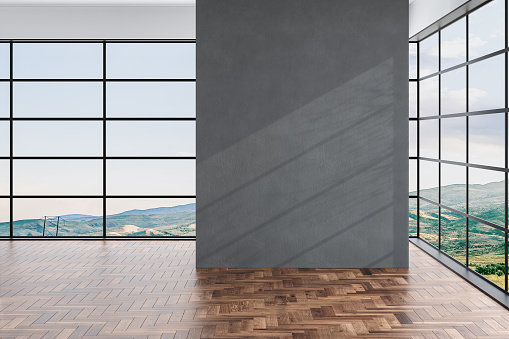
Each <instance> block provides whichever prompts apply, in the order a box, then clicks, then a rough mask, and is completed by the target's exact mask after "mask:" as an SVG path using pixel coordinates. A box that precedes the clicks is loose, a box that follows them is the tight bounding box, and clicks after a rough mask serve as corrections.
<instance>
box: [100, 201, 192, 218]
mask: <svg viewBox="0 0 509 339" xmlns="http://www.w3.org/2000/svg"><path fill="white" fill-rule="evenodd" d="M190 211H196V204H187V205H179V206H173V207H157V208H149V209H146V210H130V211H126V212H122V213H118V214H112V215H109V216H110V217H118V216H123V215H155V214H173V213H180V212H190Z"/></svg>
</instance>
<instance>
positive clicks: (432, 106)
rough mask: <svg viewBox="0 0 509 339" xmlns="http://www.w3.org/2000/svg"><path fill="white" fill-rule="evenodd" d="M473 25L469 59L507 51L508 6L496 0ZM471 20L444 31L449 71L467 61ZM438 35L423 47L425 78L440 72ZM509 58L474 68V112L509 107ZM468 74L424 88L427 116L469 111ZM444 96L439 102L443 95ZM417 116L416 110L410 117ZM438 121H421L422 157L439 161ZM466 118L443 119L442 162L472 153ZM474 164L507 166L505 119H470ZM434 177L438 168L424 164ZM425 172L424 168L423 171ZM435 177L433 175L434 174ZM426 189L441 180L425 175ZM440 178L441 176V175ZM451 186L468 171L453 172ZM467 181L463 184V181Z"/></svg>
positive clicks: (489, 176) (480, 175)
mask: <svg viewBox="0 0 509 339" xmlns="http://www.w3.org/2000/svg"><path fill="white" fill-rule="evenodd" d="M469 18H470V21H469V29H470V32H469V36H468V38H469V47H470V49H469V56H470V59H475V58H477V57H479V56H482V55H485V54H488V53H491V52H494V51H496V50H500V49H502V48H504V44H505V37H504V30H505V9H504V2H503V1H501V0H495V1H493V2H491V3H489V4H488V5H486V6H484V7H482V8H481V9H480V10H478V11H475V12H474V13H472V14H471V15H470V16H469ZM465 28H466V19H465V18H464V19H461V20H459V21H457V22H455V23H454V24H452V25H450V26H449V27H446V28H445V29H443V30H442V48H441V57H442V59H441V63H442V69H447V68H449V67H452V66H454V65H457V64H459V63H463V62H465V61H466V38H467V37H466V34H465ZM438 43H439V41H438V34H434V35H432V36H430V37H429V38H427V39H426V40H424V41H422V42H421V46H420V53H421V55H420V57H421V59H420V60H421V64H420V67H421V69H420V71H421V76H423V75H426V74H430V73H434V72H437V71H438V58H439V54H438ZM504 69H505V55H503V54H502V55H498V56H496V57H492V58H490V59H486V60H483V61H481V62H477V63H474V64H472V65H470V67H469V87H470V88H469V90H468V91H469V103H468V105H469V110H470V111H478V110H488V109H496V108H503V107H504V106H505V72H504ZM466 76H467V74H466V70H465V69H464V68H463V69H457V70H454V71H449V72H446V73H444V74H442V77H441V88H440V89H439V82H438V77H433V78H430V79H427V80H425V81H421V84H420V100H421V102H420V109H421V111H420V113H421V117H424V116H433V115H438V108H439V105H440V107H441V113H442V114H444V115H445V114H453V113H464V112H466V109H467V108H466V93H467V89H466ZM439 90H440V91H441V102H439V97H438V93H439V92H438V91H439ZM410 114H412V111H411V112H410ZM438 132H439V131H438V120H425V121H421V133H420V136H421V140H420V142H421V144H420V146H421V156H424V157H433V158H437V157H438ZM465 133H466V118H464V117H463V118H447V119H442V159H446V160H453V161H460V162H464V161H466V159H465V152H466V135H465ZM469 152H470V153H469V162H470V163H476V164H481V165H488V166H496V167H504V165H505V116H504V114H490V115H482V116H471V117H470V118H469ZM424 166H425V167H424V169H425V170H429V171H431V172H434V170H435V166H436V165H430V164H424ZM421 169H422V167H421ZM431 172H430V173H431ZM473 173H474V174H473V175H472V176H471V177H470V178H471V182H472V183H488V182H494V181H499V180H502V179H503V178H502V179H500V173H499V172H492V171H480V172H476V171H474V172H473ZM421 174H422V175H421V188H430V187H436V185H437V183H436V178H431V175H429V176H428V175H426V173H422V172H421ZM437 175H438V174H437ZM443 175H445V177H444V176H443V177H442V179H443V180H445V182H454V180H456V179H457V180H460V179H461V178H463V176H464V168H462V167H458V166H452V167H448V168H447V170H446V173H445V174H444V173H443ZM460 181H461V180H460Z"/></svg>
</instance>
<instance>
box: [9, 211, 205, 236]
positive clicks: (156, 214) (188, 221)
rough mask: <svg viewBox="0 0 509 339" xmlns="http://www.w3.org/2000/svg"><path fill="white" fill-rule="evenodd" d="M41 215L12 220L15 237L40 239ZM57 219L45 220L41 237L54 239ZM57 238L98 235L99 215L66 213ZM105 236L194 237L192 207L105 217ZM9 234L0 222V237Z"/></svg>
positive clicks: (126, 212) (194, 228)
mask: <svg viewBox="0 0 509 339" xmlns="http://www.w3.org/2000/svg"><path fill="white" fill-rule="evenodd" d="M44 222H45V221H44V216H41V218H39V219H28V220H16V221H14V223H13V228H14V235H15V236H42V235H43V229H44ZM56 223H57V218H56V217H52V218H47V219H46V230H45V234H44V235H45V236H48V237H50V236H56ZM58 224H59V227H58V236H102V227H103V218H102V216H93V215H82V214H69V215H62V216H59V217H58ZM106 232H107V235H109V236H130V237H135V236H194V235H195V234H196V204H187V205H180V206H173V207H158V208H151V209H146V210H130V211H125V212H122V213H118V214H113V215H108V216H107V217H106ZM8 233H9V223H8V222H4V223H0V234H8Z"/></svg>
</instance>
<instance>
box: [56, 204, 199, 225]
mask: <svg viewBox="0 0 509 339" xmlns="http://www.w3.org/2000/svg"><path fill="white" fill-rule="evenodd" d="M190 211H196V204H187V205H179V206H173V207H156V208H149V209H146V210H130V211H125V212H122V213H117V214H110V215H108V217H118V216H124V215H156V214H173V213H180V212H190ZM60 218H62V219H64V220H66V221H88V220H92V219H97V218H102V216H94V215H88V214H66V215H61V216H60Z"/></svg>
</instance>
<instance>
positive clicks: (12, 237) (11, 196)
mask: <svg viewBox="0 0 509 339" xmlns="http://www.w3.org/2000/svg"><path fill="white" fill-rule="evenodd" d="M0 43H8V44H9V46H10V77H9V79H0V82H8V83H9V84H10V102H9V106H10V111H9V112H10V113H9V117H8V118H6V117H3V118H2V117H0V121H9V123H10V155H9V156H8V157H6V156H1V157H0V160H9V162H10V178H9V191H10V194H9V195H1V196H0V199H6V198H8V199H9V204H10V212H9V214H10V233H9V235H8V236H0V240H23V239H25V240H36V239H45V240H56V239H58V240H63V239H67V240H71V239H78V240H83V239H86V240H94V239H95V240H104V239H108V240H115V239H117V240H143V239H145V240H171V239H176V240H196V236H108V235H107V220H106V219H107V213H106V212H107V209H106V203H107V200H108V199H109V198H115V199H117V198H122V199H124V198H125V199H140V198H141V199H143V198H154V199H157V198H161V199H172V198H191V199H196V194H195V195H108V194H107V193H106V185H107V176H106V164H107V161H108V160H195V161H196V156H107V153H106V146H107V145H106V133H107V130H106V126H107V122H108V121H196V116H195V117H125V118H123V117H107V111H106V100H107V95H106V88H107V86H106V85H107V83H108V82H126V83H128V82H194V83H196V78H192V79H187V78H185V79H177V78H164V79H163V78H161V79H159V78H157V79H151V78H148V79H147V78H140V79H138V78H136V79H128V78H126V79H124V78H121V79H115V78H108V77H107V73H106V67H107V60H106V57H107V46H108V44H115V43H130V44H136V43H139V44H146V43H151V44H152V43H164V44H168V43H178V44H182V43H189V44H195V45H196V39H66V40H63V39H10V40H5V39H1V40H0ZM23 43H59V44H65V43H73V44H75V43H95V44H98V43H100V44H102V57H103V60H102V62H103V65H102V68H103V69H102V78H97V79H40V78H36V79H25V78H23V79H15V78H14V77H13V49H14V44H23ZM15 82H100V83H102V85H103V90H102V99H103V102H102V105H103V107H102V117H83V118H79V117H46V118H45V117H14V116H13V84H14V83H15ZM14 121H100V122H102V125H103V126H102V127H103V130H102V142H103V148H102V152H103V154H102V156H14V147H13V126H14ZM14 160H102V167H103V173H102V179H103V182H102V186H103V187H102V194H101V195H15V194H14V185H13V176H14V173H13V167H14V166H13V164H14ZM16 198H26V199H40V198H43V199H54V198H65V199H67V198H69V199H76V198H79V199H82V198H84V199H88V198H90V199H102V212H103V214H102V218H103V229H102V236H87V235H83V236H60V235H59V236H58V237H55V236H52V237H48V236H15V235H14V220H13V212H14V211H13V201H14V199H16Z"/></svg>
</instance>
